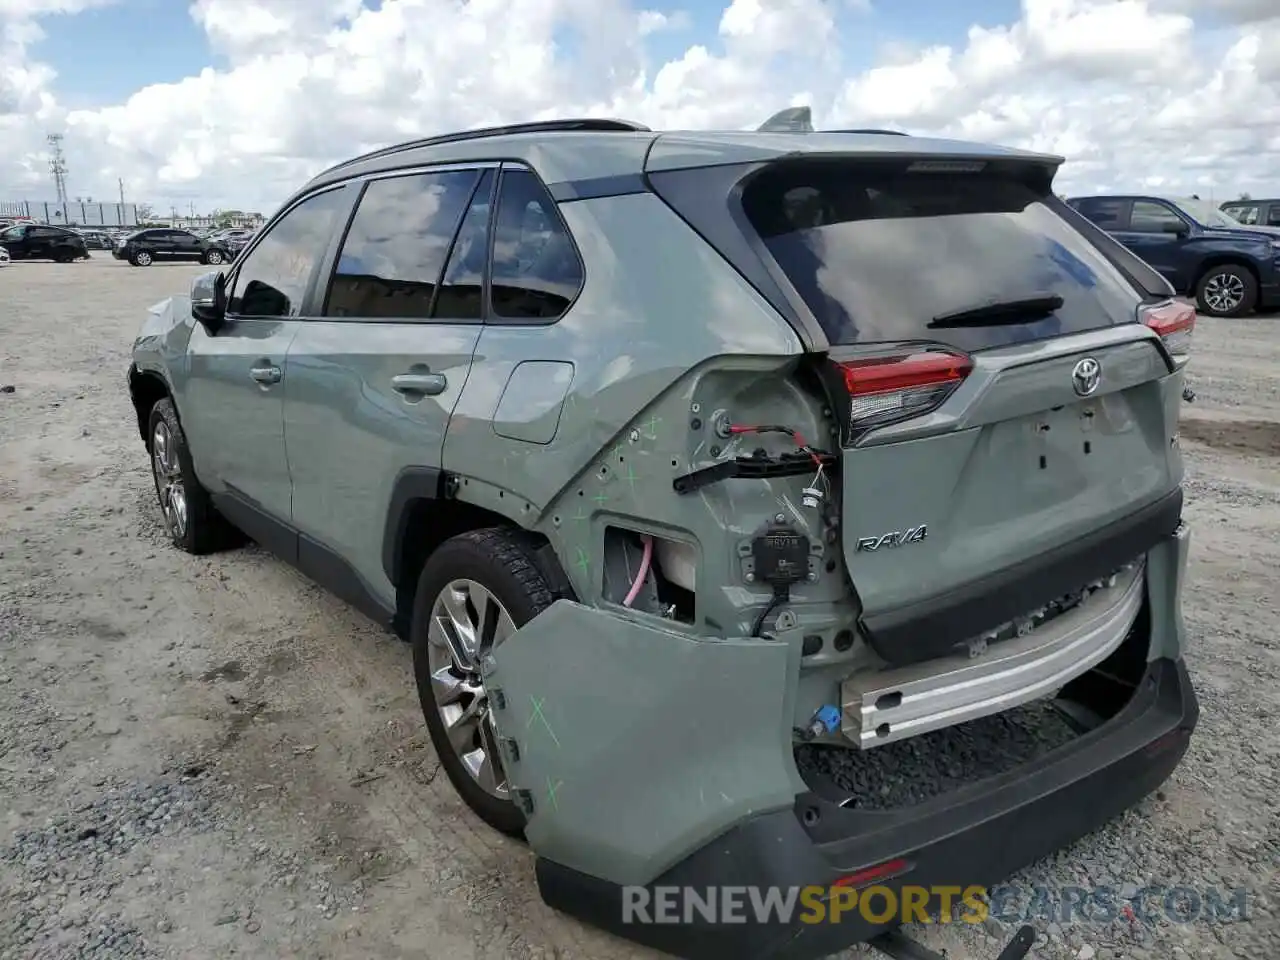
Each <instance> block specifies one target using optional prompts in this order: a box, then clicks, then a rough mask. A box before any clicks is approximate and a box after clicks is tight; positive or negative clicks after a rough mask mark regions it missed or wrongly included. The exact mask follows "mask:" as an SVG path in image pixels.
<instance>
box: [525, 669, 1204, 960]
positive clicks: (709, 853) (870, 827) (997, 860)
mask: <svg viewBox="0 0 1280 960" xmlns="http://www.w3.org/2000/svg"><path fill="white" fill-rule="evenodd" d="M1198 716H1199V707H1198V705H1197V702H1196V697H1195V693H1194V691H1193V690H1192V687H1191V682H1190V679H1189V677H1188V676H1187V671H1186V667H1185V666H1184V664H1183V662H1182V661H1181V660H1177V661H1174V660H1167V659H1159V660H1155V661H1153V662H1152V663H1151V664H1150V666H1149V669H1148V671H1147V674H1146V676H1145V677H1144V679H1143V681H1142V683H1141V685H1140V688H1139V690H1138V692H1137V693H1136V694H1135V696H1134V698H1133V700H1132V701H1131V702H1130V704H1129V706H1128V707H1127V708H1126V709H1125V710H1124V711H1123V712H1122V713H1121V714H1119V715H1117V716H1116V717H1114V718H1113V719H1112V720H1111V721H1110V722H1108V723H1107V724H1105V725H1104V726H1102V727H1100V728H1098V729H1097V730H1094V731H1092V732H1091V733H1089V734H1088V735H1086V736H1084V737H1081V738H1080V739H1079V740H1077V741H1075V742H1073V743H1071V744H1069V745H1068V746H1066V747H1063V748H1061V749H1060V750H1057V751H1055V752H1054V753H1052V754H1050V755H1049V756H1046V757H1045V758H1043V759H1042V760H1041V761H1039V762H1037V763H1034V764H1031V765H1028V766H1026V767H1023V768H1021V769H1018V770H1015V771H1013V772H1012V773H1010V774H1008V775H1006V776H1003V777H999V778H996V779H995V780H994V781H989V782H984V783H981V784H976V785H974V786H973V787H970V788H966V789H964V790H961V791H958V792H957V793H954V794H951V795H949V796H946V797H943V798H940V800H938V801H935V802H932V803H926V804H922V805H920V806H918V807H913V808H908V809H904V810H895V811H884V812H881V811H858V810H848V809H845V808H841V807H835V806H833V805H830V804H823V803H822V802H821V801H818V800H816V799H814V798H812V797H808V798H800V799H799V800H798V803H797V809H795V810H783V811H775V812H773V813H768V814H764V815H762V816H759V817H754V818H752V819H750V820H747V821H746V822H744V823H741V824H739V825H738V826H737V827H735V828H733V829H732V830H730V831H729V832H728V833H726V834H725V835H723V836H721V837H720V838H718V839H716V840H715V841H713V842H711V843H709V844H707V845H706V846H705V847H703V848H702V849H700V850H698V851H697V852H696V853H695V854H693V855H692V856H690V857H689V858H688V859H686V860H684V861H683V862H681V863H679V864H677V865H676V866H675V867H673V868H672V869H670V870H668V871H667V872H666V873H665V874H663V875H662V876H661V877H659V878H658V879H657V880H655V881H654V882H653V883H652V884H648V885H646V886H647V887H648V888H649V890H650V891H651V893H652V895H653V897H654V899H651V900H650V901H649V902H650V903H658V902H661V901H660V900H658V899H657V893H658V891H660V890H662V889H663V888H685V889H689V888H691V889H693V890H694V891H697V892H698V893H700V894H705V892H706V890H707V888H708V887H733V888H740V887H742V886H744V885H746V886H760V887H780V888H783V893H785V892H786V890H787V889H791V888H795V887H805V886H810V885H819V886H830V885H832V884H834V883H835V882H836V881H837V880H838V879H840V878H841V877H842V876H847V875H848V874H850V873H852V872H854V871H856V870H858V869H862V868H865V867H869V866H873V865H875V864H879V863H884V862H886V861H889V860H894V859H898V858H903V859H905V860H907V862H908V863H909V864H910V869H909V870H908V872H906V873H905V874H900V875H899V876H897V877H896V878H894V879H892V880H888V881H885V882H884V883H883V884H882V885H883V886H886V887H888V888H889V889H891V890H894V891H895V892H899V891H901V889H902V887H903V886H905V885H912V886H923V887H926V888H928V887H936V886H954V887H960V888H962V889H963V888H965V887H968V886H970V885H974V884H977V885H982V886H992V885H994V884H996V883H998V882H1000V881H1002V880H1004V879H1005V878H1007V877H1008V876H1009V875H1010V874H1011V873H1013V872H1015V871H1016V870H1019V869H1021V868H1022V867H1024V866H1026V865H1027V864H1029V863H1032V862H1033V861H1035V860H1036V859H1038V858H1040V857H1042V856H1045V855H1047V854H1049V853H1052V852H1053V851H1055V850H1058V849H1059V848H1061V847H1062V846H1064V845H1066V844H1068V843H1071V842H1072V841H1074V840H1076V839H1078V838H1079V837H1081V836H1083V835H1085V834H1087V833H1088V832H1090V831H1091V830H1093V829H1095V828H1096V827H1098V826H1099V825H1101V824H1102V823H1104V822H1105V821H1107V820H1108V819H1110V818H1111V817H1113V816H1115V815H1117V814H1119V813H1121V812H1123V811H1124V810H1125V809H1127V808H1128V807H1130V806H1131V805H1132V804H1134V803H1135V802H1137V801H1138V800H1140V799H1141V798H1142V797H1144V796H1145V795H1146V794H1148V793H1150V792H1151V791H1152V790H1154V789H1155V788H1156V787H1158V786H1159V785H1160V784H1161V783H1162V782H1163V781H1164V780H1165V779H1166V778H1167V777H1168V776H1169V774H1170V773H1172V771H1173V769H1174V767H1176V766H1177V764H1178V762H1179V760H1181V758H1182V755H1183V753H1184V752H1185V751H1186V748H1187V744H1188V740H1189V738H1190V735H1191V731H1192V730H1193V729H1194V727H1195V725H1196V721H1197V719H1198ZM806 807H807V808H809V809H817V810H819V811H820V813H821V817H820V819H819V821H818V823H817V824H816V825H815V826H814V827H805V826H804V825H802V822H801V819H800V816H801V815H802V813H803V808H806ZM537 877H538V885H539V888H540V890H541V892H542V897H543V899H544V900H545V901H546V902H547V903H548V904H549V905H550V906H552V907H554V908H556V909H558V910H561V911H564V912H565V913H568V914H570V915H572V916H575V917H578V918H579V919H582V920H584V921H586V922H588V923H591V924H593V925H595V926H598V927H602V928H604V929H606V930H609V931H611V932H613V933H616V934H618V935H620V936H623V937H627V938H628V939H631V940H635V941H637V942H639V943H644V944H647V945H649V946H652V947H656V948H658V949H660V950H665V951H667V952H668V953H671V954H673V955H675V956H678V957H685V958H688V960H720V958H724V960H751V958H759V960H764V958H770V960H772V958H786V960H808V958H818V957H824V956H827V955H828V954H831V953H834V952H837V951H838V950H841V949H843V948H844V947H847V946H848V945H849V944H851V943H857V942H861V941H864V940H868V939H870V938H871V937H873V936H875V935H876V934H877V933H879V932H882V930H883V929H884V928H883V927H879V926H874V925H872V924H870V923H868V922H867V921H866V920H864V919H863V918H862V916H861V915H860V914H858V912H857V911H851V912H848V913H846V914H844V916H843V917H842V918H841V922H840V923H816V924H806V923H803V922H801V921H800V920H799V919H798V918H796V919H795V920H794V921H793V922H791V923H781V922H777V923H770V924H761V923H756V922H754V921H748V922H746V923H727V924H718V925H713V924H708V923H700V922H694V923H689V924H684V923H681V924H636V923H633V924H626V923H624V922H623V917H624V916H625V914H624V897H623V889H622V888H621V887H620V886H617V885H614V884H610V883H608V882H605V881H602V880H598V879H596V878H594V877H589V876H587V875H585V874H582V873H578V872H576V871H574V870H571V869H569V868H566V867H561V866H559V865H557V864H555V863H552V862H551V861H549V860H546V859H539V860H538V862H537ZM762 892H763V891H762ZM633 902H634V901H633Z"/></svg>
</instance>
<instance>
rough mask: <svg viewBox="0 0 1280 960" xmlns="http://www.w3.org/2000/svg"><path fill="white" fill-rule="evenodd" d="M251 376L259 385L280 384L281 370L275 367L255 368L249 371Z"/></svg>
mask: <svg viewBox="0 0 1280 960" xmlns="http://www.w3.org/2000/svg"><path fill="white" fill-rule="evenodd" d="M249 376H251V377H253V379H255V380H257V381H258V382H259V383H279V382H280V368H279V367H277V366H274V365H270V366H263V367H254V368H252V369H251V370H250V371H249Z"/></svg>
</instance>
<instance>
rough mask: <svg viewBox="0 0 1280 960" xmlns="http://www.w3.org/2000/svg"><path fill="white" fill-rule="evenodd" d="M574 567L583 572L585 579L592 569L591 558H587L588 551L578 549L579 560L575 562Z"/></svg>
mask: <svg viewBox="0 0 1280 960" xmlns="http://www.w3.org/2000/svg"><path fill="white" fill-rule="evenodd" d="M573 565H574V566H575V567H577V568H578V569H579V570H581V571H582V575H583V576H584V577H585V576H586V575H587V573H588V572H589V571H590V569H591V558H590V557H588V556H587V551H585V550H583V549H582V548H581V547H578V553H577V559H576V560H574V562H573Z"/></svg>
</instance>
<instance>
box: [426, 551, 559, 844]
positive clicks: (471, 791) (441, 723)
mask: <svg viewBox="0 0 1280 960" xmlns="http://www.w3.org/2000/svg"><path fill="white" fill-rule="evenodd" d="M555 599H556V595H555V593H554V592H553V591H552V589H551V587H550V586H549V585H548V583H547V580H546V577H545V576H544V575H543V573H542V571H541V569H540V567H539V566H538V562H537V559H536V557H535V554H534V545H533V543H532V541H531V539H530V537H529V535H528V534H526V533H524V532H522V531H519V530H507V529H503V528H490V529H485V530H473V531H470V532H468V533H463V534H460V535H459V536H456V537H454V538H453V539H451V540H447V541H446V542H445V543H444V544H442V545H441V546H440V548H439V549H437V550H436V551H435V552H434V553H433V554H432V555H431V556H430V558H428V560H427V562H426V564H425V565H424V566H423V568H422V574H421V575H420V576H419V578H418V587H417V592H416V593H415V595H414V604H413V617H412V620H411V621H410V627H409V637H410V640H411V641H412V644H413V669H414V678H415V680H416V681H417V686H418V699H419V701H420V702H421V704H422V712H423V716H424V717H425V719H426V723H427V731H428V733H430V735H431V742H432V744H433V745H434V746H435V749H436V755H437V756H438V757H439V758H440V765H441V766H442V767H443V768H444V772H445V774H446V775H447V776H448V777H449V780H450V782H451V783H452V784H453V787H454V789H455V790H457V791H458V795H459V796H461V797H462V799H463V801H464V802H465V803H466V804H467V806H469V807H470V808H471V809H472V810H473V811H475V813H476V814H477V815H478V816H479V817H480V819H482V820H484V821H485V822H486V823H487V824H489V825H490V826H491V827H493V828H494V829H495V830H499V831H501V832H502V833H505V834H507V835H508V836H514V837H519V836H522V835H523V834H524V826H525V817H524V814H523V813H522V812H521V810H520V809H519V807H517V806H516V805H515V803H514V802H513V801H512V799H511V794H510V786H509V784H508V783H507V779H506V772H505V769H504V764H503V758H502V755H501V753H500V750H499V747H498V743H497V735H496V732H495V728H494V725H493V719H492V715H491V714H490V711H489V698H488V693H487V692H486V691H485V688H484V682H483V678H482V677H481V676H480V662H481V659H482V658H483V657H484V656H486V655H487V654H488V652H489V651H490V650H492V649H493V648H494V647H495V646H497V645H498V644H500V643H502V642H503V641H504V640H506V639H507V637H509V636H510V635H511V634H513V633H514V632H515V631H516V630H518V629H519V628H520V627H522V626H524V625H525V624H526V623H528V622H529V621H530V620H532V619H533V618H534V617H535V616H537V615H538V614H539V613H541V612H542V611H543V610H545V609H546V608H547V607H549V606H551V604H552V603H553V602H554V601H555Z"/></svg>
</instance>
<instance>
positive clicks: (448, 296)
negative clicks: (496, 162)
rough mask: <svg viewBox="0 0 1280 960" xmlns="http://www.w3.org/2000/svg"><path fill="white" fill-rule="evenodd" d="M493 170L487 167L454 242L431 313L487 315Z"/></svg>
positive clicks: (465, 317) (457, 316)
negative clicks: (486, 289) (485, 283)
mask: <svg viewBox="0 0 1280 960" xmlns="http://www.w3.org/2000/svg"><path fill="white" fill-rule="evenodd" d="M493 180H494V173H493V171H492V170H486V171H485V172H484V175H483V176H482V177H481V178H480V185H479V186H477V187H476V192H475V194H474V196H472V198H471V206H469V207H468V208H467V215H466V216H465V217H463V218H462V227H461V228H460V229H459V230H458V237H457V239H456V240H454V242H453V250H452V251H451V252H450V254H449V263H448V265H447V266H446V267H445V268H444V279H443V280H442V281H441V283H440V294H439V296H437V297H436V308H435V311H434V312H433V313H432V316H434V317H438V318H440V319H441V320H479V319H480V318H481V317H482V316H484V264H485V260H486V258H487V256H488V253H489V211H490V209H491V207H492V204H491V200H492V199H493V198H492V194H493Z"/></svg>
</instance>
